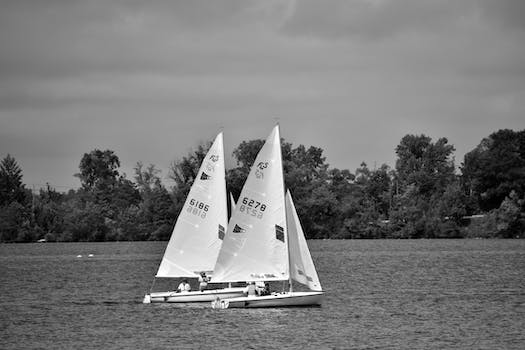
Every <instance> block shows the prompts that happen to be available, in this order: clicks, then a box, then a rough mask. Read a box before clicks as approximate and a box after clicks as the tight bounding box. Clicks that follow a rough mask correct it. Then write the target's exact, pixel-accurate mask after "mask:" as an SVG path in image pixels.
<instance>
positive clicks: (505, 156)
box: [461, 129, 525, 211]
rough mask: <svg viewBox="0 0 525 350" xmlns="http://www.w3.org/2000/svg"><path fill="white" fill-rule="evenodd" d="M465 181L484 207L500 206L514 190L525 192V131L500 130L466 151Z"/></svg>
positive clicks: (465, 186) (463, 169)
mask: <svg viewBox="0 0 525 350" xmlns="http://www.w3.org/2000/svg"><path fill="white" fill-rule="evenodd" d="M461 172H462V177H461V179H462V184H463V186H464V188H465V190H466V192H467V193H468V194H469V195H470V196H472V197H474V198H475V199H476V201H477V202H478V204H479V207H480V208H481V209H482V210H485V211H489V210H492V209H496V208H499V206H500V205H501V203H502V202H503V200H504V199H505V198H506V197H507V196H509V194H510V193H511V191H515V192H516V195H517V196H518V197H519V198H523V197H524V195H525V130H522V131H519V132H515V131H512V130H508V129H505V130H499V131H497V132H495V133H493V134H491V135H490V136H489V137H488V138H485V139H483V140H482V141H481V143H480V144H479V145H478V146H477V147H476V148H475V149H474V150H472V151H470V152H469V153H467V154H466V155H465V158H464V162H463V164H462V167H461Z"/></svg>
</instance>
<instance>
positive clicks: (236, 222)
mask: <svg viewBox="0 0 525 350" xmlns="http://www.w3.org/2000/svg"><path fill="white" fill-rule="evenodd" d="M280 142H281V140H280V135H279V126H276V127H275V128H274V129H273V130H272V133H271V134H270V136H269V137H268V139H267V140H266V142H265V144H264V145H263V147H262V148H261V150H260V151H259V154H258V155H257V157H256V159H255V162H254V164H253V166H252V168H251V170H250V173H249V175H248V178H247V180H246V183H245V184H244V187H243V189H242V191H241V194H240V196H239V198H238V201H237V205H236V206H235V210H234V211H233V214H232V217H231V219H230V222H229V224H228V230H227V233H226V237H225V239H224V242H223V244H222V248H221V250H220V252H219V256H218V258H217V263H216V265H215V268H214V276H213V281H214V282H237V281H276V280H286V279H288V278H289V271H288V270H289V268H288V250H287V242H286V240H287V234H286V214H285V207H284V179H283V170H282V156H281V145H280Z"/></svg>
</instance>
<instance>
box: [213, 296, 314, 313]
mask: <svg viewBox="0 0 525 350" xmlns="http://www.w3.org/2000/svg"><path fill="white" fill-rule="evenodd" d="M323 294H324V293H323V292H287V293H272V294H270V295H264V296H255V297H241V298H231V299H223V300H220V302H212V307H213V308H221V309H227V308H256V307H289V306H315V305H321V302H322V299H323Z"/></svg>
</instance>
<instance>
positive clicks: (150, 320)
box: [0, 240, 525, 349]
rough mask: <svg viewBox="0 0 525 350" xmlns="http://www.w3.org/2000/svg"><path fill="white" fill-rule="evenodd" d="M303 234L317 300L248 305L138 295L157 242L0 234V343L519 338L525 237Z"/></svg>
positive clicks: (413, 344)
mask: <svg viewBox="0 0 525 350" xmlns="http://www.w3.org/2000/svg"><path fill="white" fill-rule="evenodd" d="M308 244H309V246H310V249H311V253H312V257H313V259H314V262H315V264H316V266H317V270H318V273H319V277H320V279H321V283H322V285H323V288H324V289H325V291H326V296H325V300H324V303H323V306H322V307H314V308H290V309H286V308H282V309H247V310H242V309H231V310H228V309H227V310H213V309H211V308H210V307H209V305H208V304H201V305H197V306H195V305H175V304H149V305H144V304H142V297H143V295H144V292H145V291H147V290H148V289H149V288H150V286H151V282H152V277H153V276H154V274H155V272H156V269H157V267H158V264H159V263H160V260H161V257H162V254H163V251H164V248H165V246H166V242H131V243H127V242H120V243H56V244H52V243H47V244H4V245H0V292H1V295H2V298H0V312H1V313H0V344H2V345H1V346H0V347H1V348H2V349H80V348H82V349H122V348H127V349H174V348H175V349H177V348H180V349H184V348H187V349H194V348H203V349H230V348H231V349H261V348H262V349H265V348H281V349H282V348H294V349H523V348H524V346H525V240H371V241H360V240H358V241H356V240H354V241H351V240H350V241H339V240H329V241H309V242H308ZM88 254H93V257H88ZM77 255H82V257H81V258H79V257H77Z"/></svg>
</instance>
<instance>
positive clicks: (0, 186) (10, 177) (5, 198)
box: [0, 154, 27, 206]
mask: <svg viewBox="0 0 525 350" xmlns="http://www.w3.org/2000/svg"><path fill="white" fill-rule="evenodd" d="M26 201H27V196H26V190H25V186H24V184H23V183H22V169H21V168H20V166H19V165H18V163H17V162H16V160H15V158H13V157H11V155H10V154H8V155H7V156H6V157H5V158H4V159H2V161H1V162H0V206H2V205H6V204H9V203H12V202H18V203H20V204H25V203H26Z"/></svg>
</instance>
